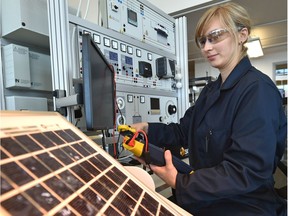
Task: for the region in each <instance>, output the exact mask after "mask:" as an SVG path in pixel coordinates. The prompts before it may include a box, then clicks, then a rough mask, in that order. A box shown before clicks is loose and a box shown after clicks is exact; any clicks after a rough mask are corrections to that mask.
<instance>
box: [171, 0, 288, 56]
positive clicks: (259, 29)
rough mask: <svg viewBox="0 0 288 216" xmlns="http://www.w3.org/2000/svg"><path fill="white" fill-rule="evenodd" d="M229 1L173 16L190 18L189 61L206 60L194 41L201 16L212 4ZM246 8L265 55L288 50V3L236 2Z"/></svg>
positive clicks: (268, 0)
mask: <svg viewBox="0 0 288 216" xmlns="http://www.w3.org/2000/svg"><path fill="white" fill-rule="evenodd" d="M227 1H229V0H213V1H209V2H207V3H203V4H200V5H197V6H193V7H189V8H186V9H183V10H180V11H176V12H172V13H170V15H171V16H173V17H174V18H177V17H182V16H186V17H187V33H188V60H189V61H198V60H203V58H202V56H201V53H200V51H199V49H198V48H197V46H196V44H195V41H194V33H195V27H196V23H197V21H198V19H199V18H200V16H201V15H202V14H203V13H204V12H205V11H206V10H207V8H209V7H211V5H215V4H222V3H225V2H227ZM232 1H233V2H236V3H239V4H240V5H242V6H243V7H245V8H246V9H247V11H248V13H249V15H250V17H251V21H252V31H251V37H260V40H261V44H262V47H263V52H264V55H265V52H269V50H271V49H272V48H280V49H283V50H287V0H276V1H271V0H232Z"/></svg>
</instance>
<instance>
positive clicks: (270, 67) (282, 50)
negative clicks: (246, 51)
mask: <svg viewBox="0 0 288 216" xmlns="http://www.w3.org/2000/svg"><path fill="white" fill-rule="evenodd" d="M263 52H264V56H262V57H259V58H252V59H250V60H251V63H252V65H253V66H254V67H256V68H257V69H258V70H260V71H262V72H263V73H265V74H267V75H268V76H269V77H270V78H271V79H272V80H273V81H275V74H274V67H275V63H284V62H287V50H286V46H284V47H276V48H270V49H266V50H264V51H263ZM206 71H207V72H208V76H213V77H218V76H219V71H218V70H217V69H215V68H212V67H211V66H210V64H209V63H208V62H204V61H202V62H200V61H199V62H196V63H195V77H196V78H197V77H203V76H206Z"/></svg>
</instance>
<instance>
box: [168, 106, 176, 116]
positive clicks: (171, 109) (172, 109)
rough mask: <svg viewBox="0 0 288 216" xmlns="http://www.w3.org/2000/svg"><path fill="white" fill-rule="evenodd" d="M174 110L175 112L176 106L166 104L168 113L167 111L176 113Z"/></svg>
mask: <svg viewBox="0 0 288 216" xmlns="http://www.w3.org/2000/svg"><path fill="white" fill-rule="evenodd" d="M176 112H177V108H176V106H175V105H171V104H170V105H169V106H168V113H169V114H170V115H172V114H174V113H176Z"/></svg>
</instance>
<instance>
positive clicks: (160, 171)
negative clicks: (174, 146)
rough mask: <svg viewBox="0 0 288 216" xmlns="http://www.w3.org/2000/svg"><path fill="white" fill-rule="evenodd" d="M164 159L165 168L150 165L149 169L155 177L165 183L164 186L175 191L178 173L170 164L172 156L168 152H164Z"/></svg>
mask: <svg viewBox="0 0 288 216" xmlns="http://www.w3.org/2000/svg"><path fill="white" fill-rule="evenodd" d="M164 158H165V162H166V165H165V166H155V165H152V164H151V165H150V168H151V170H152V171H153V172H154V173H155V174H156V175H157V176H159V177H160V178H161V179H162V180H163V181H164V182H166V184H168V185H169V186H170V187H172V188H174V189H175V187H176V176H177V173H178V172H177V170H176V168H175V167H174V165H173V163H172V154H171V152H170V150H166V151H165V152H164Z"/></svg>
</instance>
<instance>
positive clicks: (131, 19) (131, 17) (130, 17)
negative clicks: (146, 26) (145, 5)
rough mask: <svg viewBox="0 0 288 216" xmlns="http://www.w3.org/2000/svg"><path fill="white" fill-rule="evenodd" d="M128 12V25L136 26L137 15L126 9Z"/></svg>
mask: <svg viewBox="0 0 288 216" xmlns="http://www.w3.org/2000/svg"><path fill="white" fill-rule="evenodd" d="M127 10H128V23H130V24H131V25H134V26H138V23H137V13H136V12H135V11H133V10H130V9H127Z"/></svg>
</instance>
